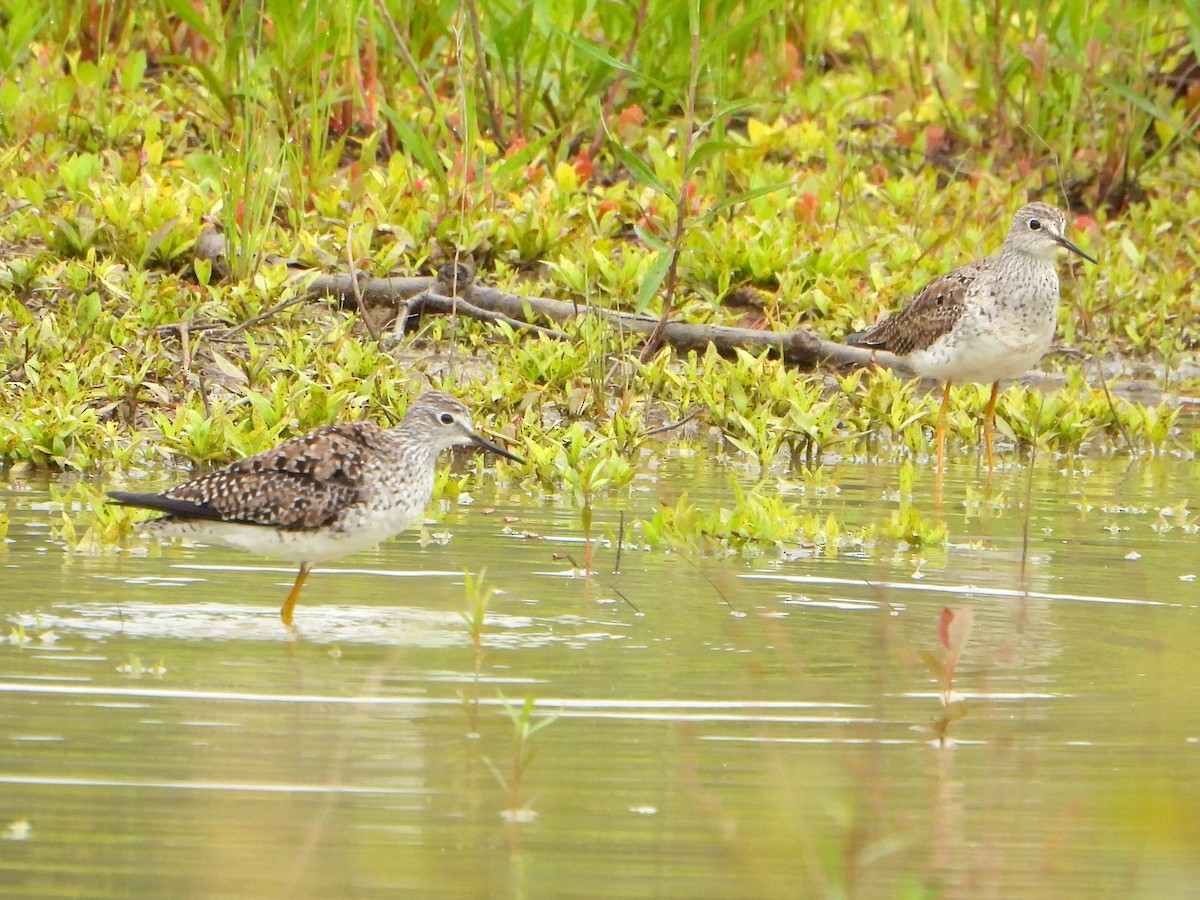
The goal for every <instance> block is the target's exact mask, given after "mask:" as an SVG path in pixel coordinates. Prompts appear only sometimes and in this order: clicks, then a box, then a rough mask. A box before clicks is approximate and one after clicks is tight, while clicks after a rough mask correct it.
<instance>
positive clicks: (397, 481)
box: [109, 391, 523, 625]
mask: <svg viewBox="0 0 1200 900" xmlns="http://www.w3.org/2000/svg"><path fill="white" fill-rule="evenodd" d="M469 446H474V447H479V448H482V449H484V450H488V451H491V452H492V453H497V454H499V455H500V456H503V457H505V458H506V459H511V460H513V461H514V462H518V463H520V462H523V460H521V459H520V457H517V456H514V455H513V454H512V453H509V452H508V451H507V450H505V449H503V448H502V447H499V446H497V445H496V444H493V443H491V442H490V441H487V440H485V439H484V438H482V437H480V436H479V435H478V434H477V433H476V432H475V429H474V428H473V427H472V425H471V417H470V414H469V413H468V412H467V408H466V407H465V406H463V404H462V403H460V402H459V401H458V400H456V399H454V398H453V397H451V396H449V395H448V394H443V393H441V392H439V391H427V392H426V393H424V394H422V395H421V396H420V397H418V398H417V399H416V400H415V401H413V403H412V405H411V406H410V407H409V409H408V413H407V415H405V417H404V419H403V421H401V422H400V424H399V425H397V426H395V427H394V428H380V427H379V426H378V425H375V424H373V423H371V422H350V423H344V424H339V425H326V426H323V427H321V428H317V429H314V430H313V431H311V432H309V433H308V434H305V435H302V436H300V437H295V438H292V439H291V440H287V441H284V442H283V443H282V444H279V445H278V446H277V447H274V448H272V449H270V450H265V451H263V452H262V453H257V454H255V455H254V456H248V457H246V458H245V459H242V460H238V461H237V462H235V463H232V464H231V465H228V466H226V467H225V468H223V469H220V470H218V471H216V472H212V473H210V474H208V475H201V476H200V477H199V478H194V479H192V480H191V481H188V482H185V483H184V484H181V485H178V486H177V487H173V488H170V489H169V490H166V491H163V492H162V493H161V494H134V493H127V492H124V491H113V492H111V493H110V494H109V496H110V497H111V498H112V499H113V501H114V502H116V503H119V504H121V505H124V506H132V507H138V508H142V509H152V510H155V511H157V512H162V513H165V514H166V515H164V516H162V517H160V518H158V519H154V520H152V521H151V522H149V523H147V525H148V530H149V531H151V532H155V533H158V534H161V535H164V536H168V537H187V538H192V539H195V540H200V541H215V542H217V543H222V544H225V545H227V546H230V547H236V548H238V549H242V550H249V551H251V552H253V553H258V554H260V555H262V556H271V557H276V558H279V559H285V560H288V561H290V562H295V563H298V564H299V566H300V572H299V574H298V575H297V576H296V582H295V584H294V585H293V586H292V590H291V592H290V593H289V594H288V597H287V600H286V601H285V602H284V604H283V608H282V609H281V610H280V611H279V617H280V618H281V619H282V620H283V623H284V624H285V625H291V624H292V611H293V609H294V608H295V606H296V599H297V598H298V597H299V596H300V589H301V587H302V586H303V585H304V581H305V579H306V578H307V577H308V573H309V570H310V569H311V568H312V566H313V565H314V564H315V563H323V562H328V561H330V560H334V559H340V558H341V557H343V556H349V555H350V554H352V553H357V552H358V551H360V550H365V549H367V548H369V547H373V546H374V545H375V544H377V543H379V542H380V541H382V540H383V539H384V538H388V537H391V536H392V535H395V534H399V533H400V532H401V531H403V530H404V529H406V528H408V527H409V526H410V525H412V524H413V523H414V522H417V521H419V520H420V518H421V516H422V515H423V514H424V512H425V507H426V506H428V505H429V501H430V499H431V498H432V496H433V483H434V476H435V474H436V471H437V458H438V455H439V454H440V453H441V452H442V451H443V450H448V449H450V448H451V447H469Z"/></svg>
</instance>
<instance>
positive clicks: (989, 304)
mask: <svg viewBox="0 0 1200 900" xmlns="http://www.w3.org/2000/svg"><path fill="white" fill-rule="evenodd" d="M1066 228H1067V219H1066V217H1065V216H1064V215H1063V214H1062V213H1061V212H1059V211H1058V210H1057V209H1055V208H1054V207H1053V206H1050V205H1048V204H1046V203H1030V204H1029V205H1028V206H1023V207H1021V209H1020V210H1018V211H1017V214H1016V215H1015V216H1013V221H1012V226H1011V227H1010V228H1009V230H1008V237H1007V238H1005V241H1004V246H1003V247H1002V248H1001V249H1000V252H999V253H998V254H996V255H995V256H989V257H987V258H985V259H979V260H975V261H973V262H969V263H967V264H966V265H965V266H962V267H961V268H958V269H955V270H954V271H952V272H947V273H946V274H945V275H941V276H939V277H938V278H935V279H934V280H933V281H931V282H929V284H927V285H925V287H924V288H923V289H922V290H921V292H920V293H919V294H917V296H916V299H915V300H913V301H912V303H910V304H909V305H908V306H906V307H904V308H903V309H902V310H900V312H898V313H896V314H895V315H893V316H891V317H889V318H887V319H884V320H883V321H881V322H878V323H876V324H875V325H872V326H871V327H869V328H865V329H863V330H862V331H858V332H855V333H854V334H852V335H850V336H849V337H847V338H846V343H847V344H851V345H854V346H858V347H869V348H871V349H873V350H886V351H888V352H890V353H894V354H896V355H897V356H900V357H902V358H903V359H904V360H905V362H907V363H908V364H909V366H911V367H912V369H913V371H914V372H916V373H917V374H918V375H923V376H925V377H927V378H936V379H938V380H939V381H943V382H945V385H946V387H945V391H944V393H943V395H942V406H941V409H940V410H939V412H938V421H937V472H938V479H939V482H940V480H941V476H942V472H943V468H944V465H945V456H946V410H947V408H948V405H949V402H950V386H951V384H952V383H953V382H955V381H968V382H975V383H980V384H987V383H988V382H991V384H992V396H991V399H990V400H989V401H988V405H987V411H986V413H985V414H984V418H983V437H984V443H985V445H986V447H987V462H988V473H989V474H990V473H991V472H992V469H993V468H994V461H993V458H992V423H993V419H994V417H995V412H996V397H997V396H998V395H999V393H1000V381H1001V379H1004V378H1013V377H1015V376H1017V375H1020V374H1022V373H1023V372H1025V371H1027V370H1028V369H1029V368H1030V367H1031V366H1033V365H1035V364H1036V363H1037V362H1038V361H1039V360H1040V359H1041V358H1042V357H1043V356H1044V355H1045V353H1046V351H1047V350H1049V349H1050V342H1051V341H1052V340H1053V338H1054V326H1055V322H1056V319H1057V313H1058V271H1057V270H1056V269H1055V266H1054V254H1055V251H1056V250H1058V248H1060V247H1063V248H1066V249H1067V250H1070V251H1071V252H1072V253H1076V254H1078V255H1079V256H1082V257H1083V258H1084V259H1086V260H1088V261H1089V262H1093V263H1094V262H1095V261H1096V260H1095V259H1094V258H1093V257H1091V256H1089V255H1088V254H1086V253H1084V252H1083V251H1082V250H1080V249H1079V248H1078V247H1077V246H1075V245H1074V244H1073V243H1071V242H1070V241H1069V240H1067V238H1066Z"/></svg>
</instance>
